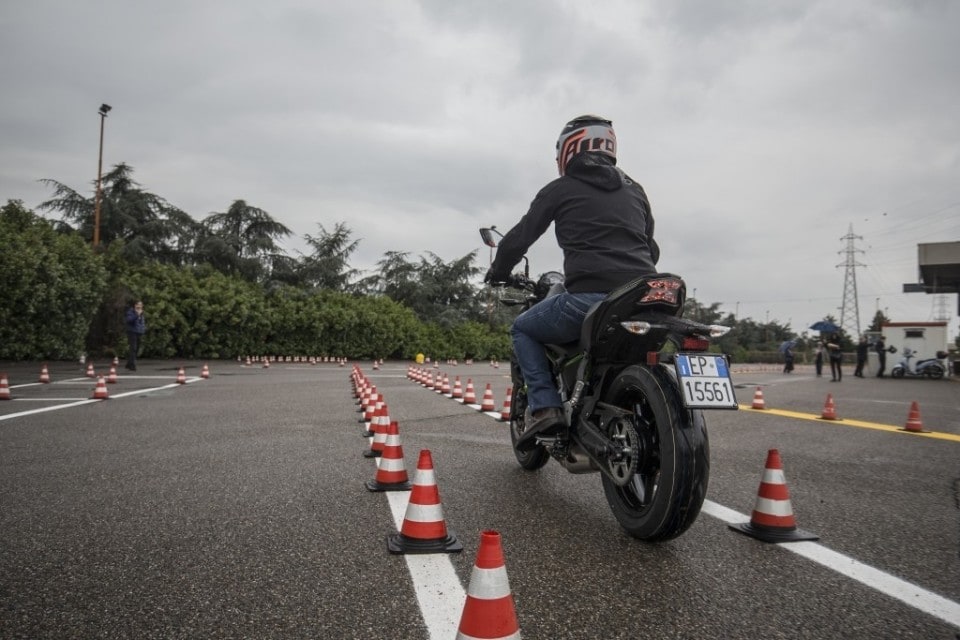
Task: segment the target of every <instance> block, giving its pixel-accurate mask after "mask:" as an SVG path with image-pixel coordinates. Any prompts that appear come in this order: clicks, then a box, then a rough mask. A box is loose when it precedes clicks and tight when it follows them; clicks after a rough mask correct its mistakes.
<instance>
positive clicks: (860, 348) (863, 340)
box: [853, 336, 870, 378]
mask: <svg viewBox="0 0 960 640" xmlns="http://www.w3.org/2000/svg"><path fill="white" fill-rule="evenodd" d="M869 348H870V345H868V344H867V336H860V342H858V343H857V368H856V369H854V370H853V375H855V376H856V377H858V378H862V377H863V365H865V364H867V351H868V350H869Z"/></svg>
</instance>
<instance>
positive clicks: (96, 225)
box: [93, 104, 113, 249]
mask: <svg viewBox="0 0 960 640" xmlns="http://www.w3.org/2000/svg"><path fill="white" fill-rule="evenodd" d="M112 108H113V107H111V106H110V105H108V104H101V105H100V110H99V111H98V113H99V114H100V155H99V158H98V160H97V192H96V194H95V195H94V200H93V248H94V249H96V248H97V247H98V246H99V245H100V176H101V174H102V173H103V123H104V121H105V120H106V118H107V113H109V112H110V109H112Z"/></svg>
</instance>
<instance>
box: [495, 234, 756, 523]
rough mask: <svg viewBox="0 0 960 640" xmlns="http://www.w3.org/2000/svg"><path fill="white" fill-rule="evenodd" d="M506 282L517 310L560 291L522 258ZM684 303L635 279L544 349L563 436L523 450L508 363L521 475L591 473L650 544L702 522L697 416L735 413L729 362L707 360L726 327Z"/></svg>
mask: <svg viewBox="0 0 960 640" xmlns="http://www.w3.org/2000/svg"><path fill="white" fill-rule="evenodd" d="M495 233H496V234H498V235H499V232H498V231H496V229H495V228H489V229H481V230H480V234H481V237H482V238H483V241H484V244H486V245H487V246H489V247H496V246H497V238H496V237H495V236H494V234H495ZM504 284H507V285H509V286H511V287H514V288H516V289H519V290H522V291H524V292H525V294H526V295H525V296H524V297H523V298H522V299H515V298H508V297H505V298H501V302H502V303H503V304H505V305H510V306H520V307H521V310H526V309H529V308H530V307H531V306H533V305H534V304H536V303H537V302H539V301H541V300H543V299H544V298H546V297H548V296H551V295H556V294H558V293H561V292H562V291H563V290H564V289H563V275H562V274H560V273H558V272H555V271H549V272H546V273H544V274H543V275H541V276H540V277H539V278H538V279H537V280H533V279H531V278H530V266H529V262H528V261H527V259H526V257H524V270H523V273H522V274H519V273H518V274H514V275H512V276H510V278H509V280H508V281H507V282H505V283H504ZM685 297H686V285H685V284H684V282H683V280H682V279H681V278H680V277H679V276H676V275H673V274H669V273H662V274H657V275H655V276H650V277H642V278H638V279H636V280H634V281H632V282H630V283H628V284H626V285H624V286H622V287H620V288H619V289H617V290H615V291H613V292H611V293H610V294H609V295H608V296H607V297H606V299H604V300H603V301H601V302H599V303H597V304H596V305H594V306H593V307H592V308H591V309H590V310H589V312H588V313H587V316H586V318H585V319H584V322H583V328H582V330H581V337H580V340H579V341H578V342H575V343H571V344H563V345H559V344H550V345H546V347H545V348H546V352H547V358H548V360H549V362H550V367H551V372H552V376H553V379H554V380H555V381H556V385H557V389H558V391H559V392H560V397H561V399H562V401H563V414H564V417H565V423H566V429H564V430H563V431H562V432H561V433H559V434H551V435H544V436H540V435H538V436H536V438H535V445H534V446H533V447H532V448H526V447H525V448H524V450H521V449H518V448H517V441H518V440H519V439H520V437H521V436H522V435H523V432H524V427H525V424H526V421H527V420H528V419H529V412H528V411H527V392H526V386H525V384H524V381H523V375H522V373H521V372H520V368H519V366H518V364H517V362H516V358H515V357H513V358H511V363H510V364H511V366H510V373H511V378H512V383H513V389H512V402H511V406H510V440H511V443H512V444H513V449H514V455H515V457H516V459H517V462H518V463H519V464H520V466H521V467H522V468H523V469H525V470H527V471H535V470H537V469H540V468H541V467H543V466H544V465H545V464H547V462H549V460H550V459H551V458H553V459H554V460H556V461H557V462H558V463H559V464H560V465H561V466H562V467H563V468H564V469H566V470H567V471H568V472H570V473H574V474H582V473H596V472H599V473H600V477H601V481H602V485H603V491H604V495H605V497H606V500H607V503H608V505H609V506H610V509H611V511H612V512H613V515H614V517H615V518H616V520H617V522H618V523H619V524H620V526H621V527H622V528H623V529H624V530H625V531H626V532H627V533H628V534H629V535H631V536H633V537H634V538H638V539H641V540H645V541H649V542H654V541H663V540H669V539H671V538H675V537H677V536H679V535H680V534H682V533H683V532H684V531H686V530H687V529H688V528H689V527H690V526H691V525H692V524H693V522H694V521H695V520H696V518H697V516H698V515H699V513H700V509H701V507H702V505H703V501H704V498H705V497H706V493H707V484H708V480H709V475H710V449H709V442H708V437H707V424H706V421H705V419H704V416H703V410H709V409H737V408H738V405H737V401H736V397H735V395H734V387H733V383H732V381H731V379H730V369H729V363H728V361H727V359H726V357H725V356H724V355H722V354H716V353H708V349H709V346H710V339H711V338H718V337H720V336H722V335H724V334H726V333H727V332H728V331H729V330H730V329H729V327H723V326H719V325H706V324H702V323H699V322H694V321H692V320H688V319H685V318H682V317H680V316H681V314H682V312H683V303H684V300H685ZM665 347H666V348H665Z"/></svg>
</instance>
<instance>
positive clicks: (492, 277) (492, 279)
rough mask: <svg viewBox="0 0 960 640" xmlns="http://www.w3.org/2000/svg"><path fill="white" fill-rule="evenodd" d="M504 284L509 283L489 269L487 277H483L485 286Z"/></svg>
mask: <svg viewBox="0 0 960 640" xmlns="http://www.w3.org/2000/svg"><path fill="white" fill-rule="evenodd" d="M503 282H507V278H504V277H503V276H501V275H497V274H496V273H494V272H493V269H487V275H485V276H483V283H484V284H501V283H503Z"/></svg>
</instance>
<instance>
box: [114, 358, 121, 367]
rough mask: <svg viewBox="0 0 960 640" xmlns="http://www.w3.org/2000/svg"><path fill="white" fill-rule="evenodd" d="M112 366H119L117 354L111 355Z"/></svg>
mask: <svg viewBox="0 0 960 640" xmlns="http://www.w3.org/2000/svg"><path fill="white" fill-rule="evenodd" d="M113 366H115V367H117V366H120V358H118V357H117V356H113Z"/></svg>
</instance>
